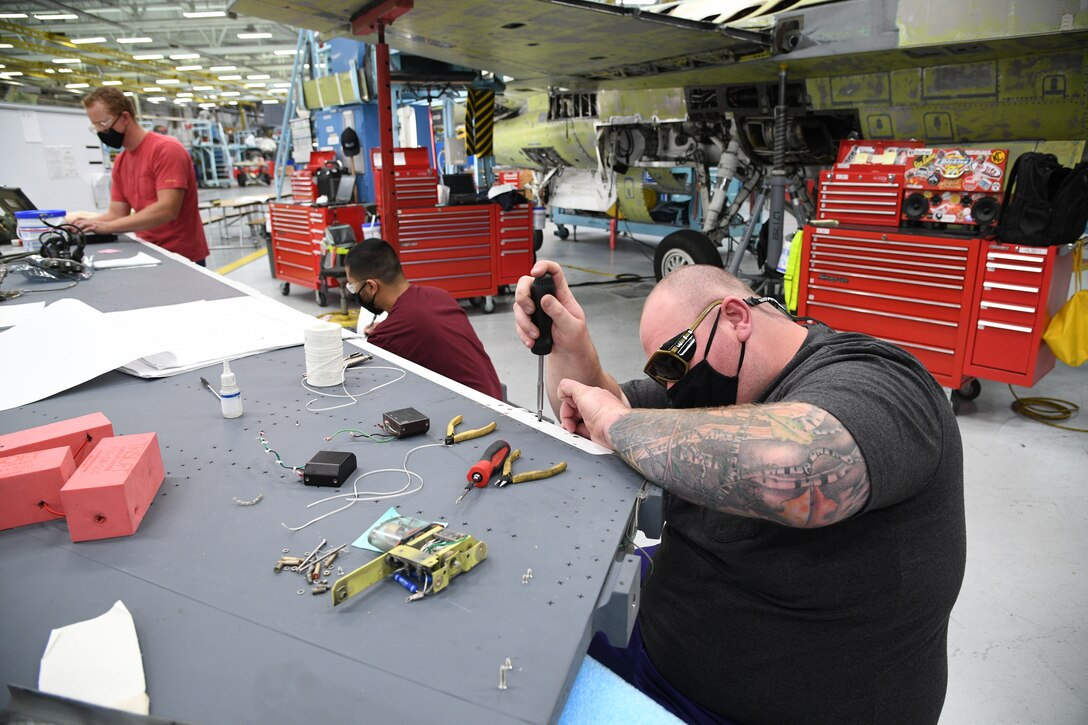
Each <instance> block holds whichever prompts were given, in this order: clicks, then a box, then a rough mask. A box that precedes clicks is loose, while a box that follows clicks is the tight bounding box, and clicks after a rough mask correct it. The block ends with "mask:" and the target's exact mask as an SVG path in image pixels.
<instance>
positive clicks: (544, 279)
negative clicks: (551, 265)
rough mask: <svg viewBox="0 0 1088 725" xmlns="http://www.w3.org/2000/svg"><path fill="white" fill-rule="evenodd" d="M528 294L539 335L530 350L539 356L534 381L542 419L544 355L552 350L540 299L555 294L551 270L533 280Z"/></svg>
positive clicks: (549, 328)
mask: <svg viewBox="0 0 1088 725" xmlns="http://www.w3.org/2000/svg"><path fill="white" fill-rule="evenodd" d="M529 295H530V297H532V299H533V315H532V320H533V324H534V325H536V329H537V330H539V331H540V336H539V337H537V338H536V340H535V341H534V342H533V346H532V348H530V350H531V351H532V353H533V354H534V355H537V356H539V357H540V361H539V362H538V363H537V371H536V376H537V381H536V419H537V420H538V421H539V420H543V419H544V356H545V355H548V354H549V353H551V351H552V318H550V317H548V314H547V313H546V312H544V308H543V307H541V306H540V301H541V300H542V299H544V295H552V296H553V297H554V296H555V280H554V279H553V278H552V273H551V272H545V273H544V274H542V275H541V276H539V277H537V278H536V279H534V280H533V286H532V287H531V288H530V289H529Z"/></svg>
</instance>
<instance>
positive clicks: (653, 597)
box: [622, 326, 966, 725]
mask: <svg viewBox="0 0 1088 725" xmlns="http://www.w3.org/2000/svg"><path fill="white" fill-rule="evenodd" d="M741 374H742V375H743V371H742V373H741ZM622 388H623V391H624V394H625V395H626V396H627V398H628V400H629V401H630V402H631V404H632V405H633V406H634V407H654V408H660V407H667V405H668V398H667V397H666V396H665V395H664V389H663V388H661V387H660V386H659V385H657V384H656V383H654V382H653V381H651V380H640V381H632V382H629V383H625V384H624V385H623V386H622ZM779 401H803V402H808V403H811V404H813V405H816V406H818V407H820V408H822V409H824V410H826V411H828V412H829V413H831V414H832V415H834V416H835V417H836V418H837V419H838V420H839V421H840V422H841V423H842V424H843V425H844V426H846V428H847V429H848V430H849V431H850V433H851V435H852V436H853V438H854V440H855V441H856V442H857V444H858V446H859V447H860V449H861V452H862V455H863V456H864V457H865V463H866V466H867V468H868V471H869V479H870V487H871V494H870V498H869V501H868V503H867V504H866V506H865V508H864V510H863V511H861V512H860V513H858V514H857V515H856V516H854V517H852V518H851V519H849V520H847V521H844V522H840V523H838V524H834V525H831V526H826V527H823V528H818V529H795V528H790V527H787V526H783V525H780V524H777V523H772V522H769V521H763V520H759V519H754V518H747V517H742V516H736V515H732V514H725V513H719V512H716V511H713V510H710V509H706V508H702V507H699V506H696V505H695V504H692V503H688V502H686V501H683V500H681V499H679V498H678V497H676V496H668V497H667V504H666V527H665V531H664V534H663V536H662V542H661V546H660V547H659V548H658V551H657V554H656V556H655V558H654V567H653V572H652V574H651V575H650V576H649V577H648V579H647V581H646V583H645V585H644V588H643V592H642V605H641V609H640V612H639V622H640V627H641V629H642V634H643V638H644V641H645V644H646V649H647V652H648V654H649V656H650V658H651V660H652V661H653V663H654V664H655V666H656V667H657V668H658V669H659V670H660V671H661V673H662V674H663V675H664V676H665V677H666V678H667V679H668V680H669V681H670V682H671V683H672V684H673V685H674V686H675V687H676V688H677V689H679V690H680V691H681V692H682V693H684V694H685V695H686V696H687V697H689V698H690V699H692V700H694V701H695V702H698V703H699V704H701V705H703V706H704V707H706V708H708V709H710V710H712V711H714V712H718V713H720V714H722V715H724V716H728V717H730V718H733V719H735V720H738V721H740V722H743V723H746V724H748V725H751V724H754V723H791V724H795V725H803V724H804V723H821V724H822V723H836V725H846V724H848V723H874V724H879V725H886V724H888V723H910V724H911V725H917V724H919V723H927V722H936V721H937V719H938V716H939V714H940V711H941V707H942V705H943V702H944V693H945V688H946V682H947V653H946V635H947V628H948V616H949V612H950V611H951V609H952V605H953V604H954V603H955V601H956V597H957V596H958V594H959V588H960V584H961V582H962V580H963V570H964V563H965V559H966V531H965V524H964V511H963V455H962V449H961V443H960V435H959V429H958V427H957V424H956V420H955V416H954V415H953V412H952V409H951V406H950V405H949V403H948V401H947V399H946V398H945V396H944V394H943V393H942V391H941V389H940V387H939V386H938V385H937V383H936V382H935V381H934V380H933V378H932V376H930V375H929V373H928V372H926V370H925V369H924V368H923V367H922V365H921V363H919V362H918V361H917V360H916V359H915V358H914V357H912V356H910V355H909V354H907V353H906V352H904V351H903V350H901V349H900V348H898V347H895V346H893V345H890V344H887V343H884V342H882V341H879V340H876V339H874V338H871V337H868V336H866V335H860V334H856V333H835V332H832V331H831V330H829V329H828V328H826V327H823V326H814V327H812V328H810V330H809V332H808V336H807V338H806V341H805V343H804V345H803V346H802V348H801V349H800V351H799V352H798V353H797V355H796V356H795V357H794V358H793V360H792V361H791V362H790V363H789V365H788V366H787V367H786V368H785V369H784V370H783V371H782V373H781V374H780V375H779V376H778V378H777V379H776V380H775V381H774V382H773V383H772V384H771V385H770V386H769V387H768V388H767V390H766V391H764V393H763V394H762V395H761V396H760V398H759V400H757V401H756V402H757V403H763V402H779Z"/></svg>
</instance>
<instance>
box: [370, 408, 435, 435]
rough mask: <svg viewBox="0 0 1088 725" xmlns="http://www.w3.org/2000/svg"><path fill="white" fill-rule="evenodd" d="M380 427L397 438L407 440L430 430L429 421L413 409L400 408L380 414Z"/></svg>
mask: <svg viewBox="0 0 1088 725" xmlns="http://www.w3.org/2000/svg"><path fill="white" fill-rule="evenodd" d="M382 427H383V428H385V430H386V431H388V432H389V435H394V436H396V437H397V438H407V437H409V436H417V435H422V434H424V433H426V432H427V431H428V430H430V429H431V419H430V418H428V417H427V416H425V415H423V413H420V412H419V411H418V410H416V409H415V408H401V409H400V410H391V411H389V412H388V413H383V414H382Z"/></svg>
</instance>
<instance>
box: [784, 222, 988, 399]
mask: <svg viewBox="0 0 1088 725" xmlns="http://www.w3.org/2000/svg"><path fill="white" fill-rule="evenodd" d="M804 234H805V243H804V250H803V254H802V262H801V268H802V270H803V274H802V275H801V278H800V280H799V282H800V286H799V290H798V312H799V313H800V314H802V315H807V316H809V317H814V318H816V319H818V320H821V321H822V322H825V323H826V324H828V325H830V326H831V327H833V328H835V329H837V330H842V331H850V332H862V333H865V334H868V335H872V336H873V337H878V338H880V339H883V340H886V341H888V342H891V343H893V344H896V345H899V346H900V347H902V348H904V349H906V350H908V351H909V352H910V353H911V354H913V355H914V356H915V357H917V358H918V359H919V360H920V361H921V362H922V363H923V364H924V365H925V366H926V369H928V370H929V371H930V372H931V373H932V374H933V375H934V377H936V378H937V380H938V381H939V382H941V384H942V385H946V386H949V387H957V388H958V387H959V386H960V384H961V382H962V380H961V379H960V375H961V371H962V367H963V361H964V357H965V353H966V347H967V340H966V330H967V322H968V320H969V319H970V314H971V300H972V295H973V285H974V278H975V275H976V271H977V269H976V268H977V257H978V248H977V242H976V240H973V239H970V238H955V237H933V236H921V235H915V234H905V233H897V232H890V231H885V230H880V229H862V228H834V229H814V228H812V227H805V231H804Z"/></svg>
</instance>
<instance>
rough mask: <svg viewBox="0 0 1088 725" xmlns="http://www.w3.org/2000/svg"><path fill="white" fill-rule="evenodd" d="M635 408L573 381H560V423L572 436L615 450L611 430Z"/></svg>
mask: <svg viewBox="0 0 1088 725" xmlns="http://www.w3.org/2000/svg"><path fill="white" fill-rule="evenodd" d="M630 410H631V408H630V406H628V405H627V404H626V403H624V402H623V401H621V400H619V399H618V398H617V397H616V396H615V395H613V394H612V393H610V392H608V391H607V390H602V389H601V388H592V387H590V386H588V385H583V384H581V383H579V382H577V381H574V380H571V379H570V378H564V379H563V380H560V381H559V422H560V423H561V424H562V426H563V428H565V429H566V430H568V431H570V432H571V433H577V434H578V435H580V436H582V437H584V438H589V439H590V440H591V441H593V442H594V443H599V444H600V445H602V446H605V447H606V448H611V447H612V440H611V438H609V436H608V429H609V428H611V427H612V424H613V423H615V422H616V421H617V420H619V419H620V418H622V417H623V416H624V415H626V414H627V413H628V412H630Z"/></svg>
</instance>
